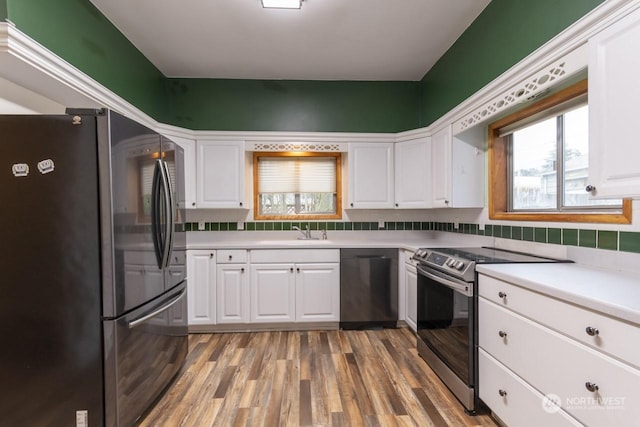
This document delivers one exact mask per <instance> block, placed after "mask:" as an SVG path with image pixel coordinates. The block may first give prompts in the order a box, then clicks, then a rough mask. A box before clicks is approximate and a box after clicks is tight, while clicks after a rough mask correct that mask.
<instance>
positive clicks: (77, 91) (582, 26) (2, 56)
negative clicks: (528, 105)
mask: <svg viewBox="0 0 640 427" xmlns="http://www.w3.org/2000/svg"><path fill="white" fill-rule="evenodd" d="M638 8H640V0H607V1H605V2H603V3H602V4H601V5H600V6H598V7H596V8H595V9H594V10H592V11H591V12H590V13H588V14H587V15H585V16H584V17H583V18H581V19H580V20H578V21H577V22H575V23H574V24H573V25H571V26H570V27H568V28H567V29H565V30H564V31H562V32H561V33H560V34H558V35H557V36H556V37H554V38H553V39H551V40H550V41H549V42H547V43H545V44H544V45H543V46H541V47H540V48H538V49H537V50H536V51H534V52H533V53H531V54H530V55H529V56H527V57H526V58H525V59H523V60H522V61H520V62H519V63H517V64H516V65H514V66H513V67H511V68H510V69H509V70H507V71H505V72H504V73H503V74H502V75H500V76H499V77H497V78H496V79H494V80H493V81H492V82H490V83H489V84H487V85H486V86H485V87H483V88H482V89H480V90H479V91H477V92H476V93H475V94H473V95H472V96H471V97H469V98H468V99H466V100H465V101H463V102H462V103H460V104H459V105H458V106H456V107H455V108H453V109H452V110H451V111H449V112H448V113H446V114H444V115H443V116H442V117H440V118H439V119H438V120H436V121H435V122H434V123H432V124H431V125H430V126H429V127H425V128H419V129H413V130H409V131H405V132H399V133H351V132H344V133H341V132H246V131H244V132H243V131H194V130H190V129H185V128H180V127H177V126H171V125H166V124H162V123H158V122H157V121H156V120H154V119H153V118H151V117H150V116H149V115H147V114H146V113H144V112H143V111H141V110H140V109H138V108H137V107H135V106H133V105H132V104H131V103H129V102H127V101H126V100H124V99H123V98H121V97H120V96H118V95H116V94H115V93H113V92H111V91H110V90H108V89H107V88H105V87H104V86H102V85H101V84H99V83H98V82H96V81H95V80H93V79H92V78H91V77H89V76H87V75H86V74H84V73H83V72H81V71H80V70H78V69H76V68H75V67H73V66H72V65H71V64H69V63H68V62H66V61H64V60H63V59H61V58H60V57H58V56H56V55H55V54H53V53H52V52H51V51H49V50H48V49H46V48H45V47H43V46H42V45H40V44H39V43H38V42H36V41H35V40H33V39H31V38H30V37H29V36H27V35H26V34H24V33H22V32H21V31H20V30H19V29H17V28H16V27H15V25H13V24H12V23H10V22H2V23H0V76H2V77H3V78H6V79H7V80H9V81H12V82H14V83H17V84H19V85H21V86H23V87H25V88H27V89H29V90H33V91H34V92H37V93H40V94H42V95H44V96H47V97H48V98H50V99H52V100H53V101H55V102H59V103H61V104H63V105H69V106H80V107H98V106H103V107H106V108H110V109H113V110H115V111H118V112H120V113H122V114H124V115H127V116H129V117H131V118H133V119H135V120H137V121H139V122H140V123H142V124H144V125H146V126H148V127H150V128H152V129H156V130H158V131H159V132H161V133H164V134H166V135H167V136H170V135H174V136H179V137H182V138H187V139H207V140H212V139H214V140H215V139H220V140H229V139H238V140H249V141H255V142H269V141H289V142H394V141H395V142H401V141H406V140H410V139H416V138H420V137H423V136H430V135H431V134H432V133H434V132H436V131H437V130H439V129H440V128H442V127H444V126H448V125H450V124H452V123H455V122H456V121H457V120H461V119H462V118H463V117H465V116H467V115H469V114H472V113H473V112H474V111H475V110H477V109H479V108H481V107H482V106H483V105H485V104H487V103H489V102H491V101H492V100H493V99H494V98H496V97H498V96H500V94H501V93H503V92H504V90H505V88H511V87H513V86H515V85H517V84H518V83H520V82H522V81H523V80H526V79H528V78H530V77H531V76H532V75H534V74H535V73H537V72H539V71H540V70H542V69H544V68H545V67H548V66H549V65H550V64H552V63H553V62H554V61H558V60H559V59H561V58H562V57H563V56H565V55H567V54H569V53H570V52H571V51H573V50H574V49H576V48H578V47H579V46H581V45H583V44H584V43H586V42H587V41H588V39H589V38H590V37H591V36H593V35H594V34H596V33H597V32H599V31H601V30H602V29H604V28H606V27H607V26H609V25H611V24H612V23H613V22H615V21H617V20H618V19H620V18H621V17H623V16H625V15H627V14H628V13H630V12H632V11H633V10H635V9H638Z"/></svg>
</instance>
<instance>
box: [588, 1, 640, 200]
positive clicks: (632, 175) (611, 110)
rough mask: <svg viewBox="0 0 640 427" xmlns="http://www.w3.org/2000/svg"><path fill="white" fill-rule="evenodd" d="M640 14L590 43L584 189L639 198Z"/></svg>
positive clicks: (613, 195) (612, 195) (602, 33)
mask: <svg viewBox="0 0 640 427" xmlns="http://www.w3.org/2000/svg"><path fill="white" fill-rule="evenodd" d="M638 52H640V10H636V11H635V12H633V13H631V14H629V15H628V16H626V17H624V18H623V19H621V20H620V21H618V22H616V23H615V24H613V25H611V26H610V27H608V28H607V29H605V30H603V31H602V32H600V33H598V34H596V35H595V36H594V37H593V38H591V39H590V40H589V185H592V186H594V187H595V191H593V192H592V195H593V196H595V197H602V198H618V197H620V198H621V197H640V162H639V161H638V159H640V143H638V133H640V126H638V117H640V104H639V103H638V100H639V99H640V84H638V76H640V55H639V54H638Z"/></svg>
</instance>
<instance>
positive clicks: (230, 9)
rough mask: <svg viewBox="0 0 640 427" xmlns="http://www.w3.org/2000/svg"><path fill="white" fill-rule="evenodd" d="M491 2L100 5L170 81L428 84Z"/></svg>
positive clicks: (231, 0) (125, 0) (172, 0)
mask: <svg viewBox="0 0 640 427" xmlns="http://www.w3.org/2000/svg"><path fill="white" fill-rule="evenodd" d="M489 1H490V0H305V1H304V2H303V4H302V9H300V10H282V9H263V8H262V6H261V3H260V0H91V2H92V3H93V4H94V5H95V6H96V7H97V8H98V9H99V10H100V11H101V12H102V13H103V14H104V15H105V16H106V17H107V18H108V19H109V20H110V21H111V22H112V23H113V24H114V25H115V26H116V27H117V28H118V29H119V30H120V31H121V32H122V33H123V34H124V35H125V36H126V37H127V38H128V39H129V40H130V41H131V42H132V43H133V44H134V45H135V46H136V47H137V48H138V49H139V50H140V51H141V52H142V53H143V54H144V55H145V56H146V57H147V58H148V59H149V60H150V61H151V62H152V63H153V64H154V65H155V66H156V67H157V68H158V69H159V70H160V71H161V72H162V73H164V74H165V75H166V76H168V77H204V78H234V79H291V80H420V79H421V78H422V77H423V76H424V74H425V73H426V72H427V71H428V70H429V69H430V68H431V67H432V66H433V64H434V63H435V62H436V61H437V60H438V58H440V56H442V54H444V53H445V52H446V51H447V49H448V48H449V47H450V46H451V45H452V44H453V43H454V42H455V40H456V39H457V38H458V37H459V36H460V34H462V33H463V32H464V30H465V29H466V28H467V27H468V26H469V24H471V22H472V21H473V20H474V19H475V18H476V17H477V16H478V15H479V14H480V12H481V11H482V10H483V9H484V8H485V7H486V6H487V4H489Z"/></svg>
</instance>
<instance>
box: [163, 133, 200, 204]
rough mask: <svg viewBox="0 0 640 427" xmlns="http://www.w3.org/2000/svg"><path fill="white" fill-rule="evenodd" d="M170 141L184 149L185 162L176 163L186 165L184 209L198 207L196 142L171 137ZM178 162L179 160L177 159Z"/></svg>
mask: <svg viewBox="0 0 640 427" xmlns="http://www.w3.org/2000/svg"><path fill="white" fill-rule="evenodd" d="M169 139H170V140H171V141H173V142H175V143H176V144H178V145H179V146H180V147H182V150H183V155H184V159H183V161H184V162H179V161H177V162H176V165H180V164H184V200H179V202H184V206H183V207H184V208H186V209H194V208H195V207H196V141H195V140H193V139H188V138H182V137H179V136H170V137H169ZM176 160H177V159H176Z"/></svg>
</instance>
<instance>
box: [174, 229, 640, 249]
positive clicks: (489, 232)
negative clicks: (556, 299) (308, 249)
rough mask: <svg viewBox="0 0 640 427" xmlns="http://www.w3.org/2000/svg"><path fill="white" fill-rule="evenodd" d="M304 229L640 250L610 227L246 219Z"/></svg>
mask: <svg viewBox="0 0 640 427" xmlns="http://www.w3.org/2000/svg"><path fill="white" fill-rule="evenodd" d="M294 225H295V226H298V227H300V228H302V229H304V228H305V227H306V225H309V228H310V229H311V230H313V231H317V230H327V231H334V230H335V231H352V230H354V231H370V230H375V231H380V232H383V231H398V230H422V231H430V230H435V231H448V232H452V233H460V234H474V235H482V236H494V237H500V238H503V239H513V240H524V241H529V242H538V243H552V244H556V245H568V246H582V247H587V248H599V249H607V250H619V251H623V252H635V253H640V232H628V231H620V232H618V231H610V230H579V229H576V228H545V227H522V226H516V225H500V224H485V226H484V230H480V226H479V224H466V223H460V224H458V228H457V229H456V228H455V227H454V224H453V223H452V222H419V221H413V222H411V221H397V222H394V221H386V222H385V223H384V228H379V227H378V222H360V221H354V222H349V221H315V222H314V221H302V222H298V221H282V222H281V221H255V222H245V224H244V230H245V231H289V230H291V229H292V227H293V226H294ZM237 226H238V225H237V223H236V222H207V223H205V231H236V230H237V229H238V228H237ZM184 229H185V230H186V231H197V230H198V223H197V222H191V223H186V224H185V225H184Z"/></svg>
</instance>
